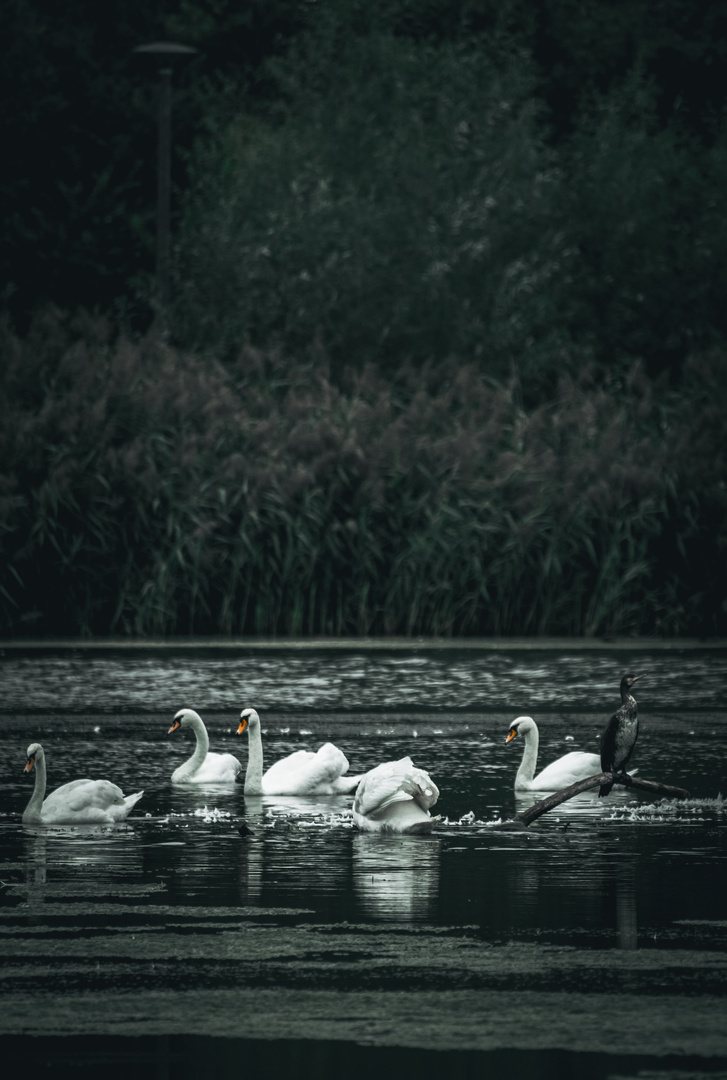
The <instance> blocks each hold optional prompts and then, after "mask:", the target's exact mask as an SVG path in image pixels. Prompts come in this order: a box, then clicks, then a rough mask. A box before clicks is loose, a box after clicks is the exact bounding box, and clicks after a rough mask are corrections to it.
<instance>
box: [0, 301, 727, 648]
mask: <svg viewBox="0 0 727 1080" xmlns="http://www.w3.org/2000/svg"><path fill="white" fill-rule="evenodd" d="M2 352H3V354H4V364H3V375H2V377H1V379H2V382H1V384H0V394H1V395H2V409H3V415H4V417H5V423H4V425H3V428H2V433H1V434H0V547H1V555H2V569H1V570H0V573H1V575H2V576H1V577H0V618H1V620H2V622H1V624H0V626H1V632H2V633H4V634H5V635H8V634H19V633H25V632H33V633H41V632H42V633H54V634H59V633H60V634H82V635H92V634H100V635H103V634H129V635H132V634H133V635H164V634H168V635H171V634H192V633H195V634H205V633H214V634H224V635H230V634H265V635H313V634H316V635H318V634H323V635H340V634H353V635H363V634H386V635H389V634H407V635H444V636H449V635H465V634H504V635H508V634H575V635H600V634H613V633H645V634H654V633H662V634H677V633H681V634H703V633H715V632H720V633H724V632H725V631H726V630H727V611H726V609H725V597H726V596H727V588H726V581H727V573H726V571H725V563H726V561H727V560H725V547H726V542H727V525H726V515H725V509H726V506H727V488H726V486H725V481H726V480H727V465H726V462H725V451H724V445H725V443H724V417H725V415H727V413H726V411H725V406H726V405H727V400H726V398H727V390H726V389H725V387H726V386H727V379H725V374H727V370H726V369H727V362H726V358H725V357H724V356H723V355H721V354H714V355H706V356H701V357H698V358H696V359H695V360H693V361H692V362H691V364H690V365H689V367H688V372H687V377H686V379H685V382H684V385H683V386H682V388H681V390H680V392H679V393H676V392H674V391H667V390H666V389H664V388H655V387H654V386H653V385H652V383H651V382H650V381H649V380H648V379H646V377H645V376H644V374H643V373H642V371H641V370H640V368H638V367H635V368H634V369H633V370H632V371H631V373H630V374H629V375H628V377H626V378H624V379H622V380H619V381H616V382H614V384H613V385H611V386H609V387H605V386H604V385H599V384H598V383H597V382H596V381H595V379H594V377H593V376H592V375H591V374H589V372H584V373H583V374H582V375H581V376H580V377H579V378H577V379H574V378H564V379H563V380H562V381H561V383H560V385H559V388H558V392H557V395H556V397H555V398H554V399H553V400H552V401H550V402H548V403H547V404H543V405H541V406H539V407H537V408H529V409H525V408H523V407H522V405H521V403H520V402H521V395H520V393H519V390H518V387H517V384H516V382H513V383H512V384H511V385H495V384H491V383H489V382H488V381H487V380H486V379H484V378H483V377H482V375H481V374H480V373H478V371H477V370H476V369H475V368H474V367H470V366H457V365H454V364H447V363H442V364H440V365H431V366H428V367H424V368H419V369H415V368H406V367H404V368H402V369H400V370H399V371H397V372H396V373H395V374H394V375H393V376H392V377H391V378H389V379H386V380H384V379H383V378H382V376H381V374H380V373H377V372H376V371H375V370H374V369H373V368H371V369H366V370H364V371H363V372H362V373H359V374H351V375H349V376H348V377H347V378H346V379H345V380H341V381H339V383H338V384H334V383H333V382H332V381H331V379H330V378H329V376H328V373H327V369H326V366H325V363H324V362H320V363H318V364H316V363H314V362H312V361H311V362H308V363H307V364H306V365H305V366H300V365H296V364H295V363H294V362H293V361H292V360H290V359H289V358H285V357H283V356H281V355H277V354H275V353H272V352H271V353H261V352H257V351H254V350H252V349H243V350H242V351H241V352H240V354H239V356H238V357H237V359H236V361H235V362H234V363H231V364H230V365H228V366H225V367H223V366H222V365H220V364H219V363H218V362H216V361H215V360H214V359H212V358H209V357H205V358H202V357H199V356H194V355H190V354H187V353H184V352H181V351H177V350H175V349H173V348H170V347H168V346H165V345H164V344H162V343H160V342H159V341H158V340H157V339H154V338H152V337H149V338H147V339H145V340H142V341H140V342H131V341H129V340H127V339H125V338H124V337H118V338H114V337H113V336H112V335H111V333H110V332H109V329H108V327H107V326H106V325H105V324H104V323H103V321H102V320H92V319H87V320H85V321H84V322H78V321H77V322H76V323H71V322H69V321H67V320H64V319H62V318H61V317H60V316H58V315H54V314H52V313H51V314H48V315H46V316H45V317H44V319H43V320H39V321H38V322H37V323H36V324H35V325H34V327H33V328H32V330H31V332H30V333H29V335H28V336H27V337H26V338H25V339H24V340H19V339H18V338H17V337H15V336H14V335H13V334H12V333H10V332H9V331H8V330H7V329H6V330H5V331H4V333H3V340H2Z"/></svg>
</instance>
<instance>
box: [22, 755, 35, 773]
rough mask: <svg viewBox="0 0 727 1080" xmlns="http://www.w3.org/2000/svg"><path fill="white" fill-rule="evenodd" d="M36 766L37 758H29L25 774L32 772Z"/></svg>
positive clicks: (24, 770)
mask: <svg viewBox="0 0 727 1080" xmlns="http://www.w3.org/2000/svg"><path fill="white" fill-rule="evenodd" d="M34 765H35V758H34V757H29V758H28V760H27V761H26V763H25V768H24V769H23V772H30V770H31V769H32V768H33V766H34Z"/></svg>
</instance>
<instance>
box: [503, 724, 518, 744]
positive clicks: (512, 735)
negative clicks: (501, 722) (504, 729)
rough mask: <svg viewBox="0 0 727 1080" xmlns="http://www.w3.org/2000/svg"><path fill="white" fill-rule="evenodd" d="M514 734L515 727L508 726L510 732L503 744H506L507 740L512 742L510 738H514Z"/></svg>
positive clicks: (515, 733)
mask: <svg viewBox="0 0 727 1080" xmlns="http://www.w3.org/2000/svg"><path fill="white" fill-rule="evenodd" d="M516 735H517V731H515V728H510V734H509V735H508V737H507V738H506V739H505V745H507V743H509V742H512V740H513V739H514V738H515V736H516Z"/></svg>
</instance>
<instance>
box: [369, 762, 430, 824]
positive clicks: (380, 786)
mask: <svg viewBox="0 0 727 1080" xmlns="http://www.w3.org/2000/svg"><path fill="white" fill-rule="evenodd" d="M438 798H439V789H438V788H437V785H436V784H435V783H434V781H433V780H432V778H431V777H430V776H429V773H427V772H425V770H424V769H418V768H417V767H416V765H415V764H414V762H413V761H412V760H411V758H409V757H406V758H401V759H400V760H399V761H387V762H385V763H384V764H383V765H377V766H376V768H375V769H372V770H371V772H368V773H366V775H365V776H364V777H363V779H362V780H361V783H360V784H359V787H358V791H357V792H356V798H355V799H354V803H353V809H354V812H355V813H356V814H360V815H361V816H362V817H368V818H377V817H380V816H381V815H383V814H385V813H386V811H387V810H388V809H389V807H391V806H393V804H394V803H397V802H405V801H411V800H413V801H414V802H416V803H417V805H418V806H420V807H421V809H422V810H424V811H427V810H428V809H429V807H430V806H434V804H435V803H436V801H437V799H438Z"/></svg>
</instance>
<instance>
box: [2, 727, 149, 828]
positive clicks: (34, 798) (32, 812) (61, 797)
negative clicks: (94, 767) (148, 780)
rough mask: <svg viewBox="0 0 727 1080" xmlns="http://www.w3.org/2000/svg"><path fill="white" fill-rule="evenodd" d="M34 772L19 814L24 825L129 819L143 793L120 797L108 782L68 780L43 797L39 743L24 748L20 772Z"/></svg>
mask: <svg viewBox="0 0 727 1080" xmlns="http://www.w3.org/2000/svg"><path fill="white" fill-rule="evenodd" d="M33 769H35V786H34V788H33V794H32V795H31V797H30V802H29V803H28V805H27V806H26V808H25V812H24V813H23V824H24V825H112V824H114V823H115V822H118V821H123V820H124V819H125V818H127V817H128V816H129V814H130V813H131V811H132V810H133V808H134V806H135V805H136V803H138V801H139V799H140V798H141V797H142V795H143V794H144V792H143V791H137V792H136V793H135V794H134V795H124V793H123V791H122V790H121V788H120V787H117V786H116V784H112V783H111V781H110V780H72V781H71V782H70V783H69V784H62V785H61V787H59V788H56V789H55V791H52V792H51V793H50V795H49V796H48V798H47V799H46V798H45V788H46V768H45V751H44V750H43V747H42V746H41V745H40V743H31V744H30V746H29V747H28V760H27V762H26V765H25V769H24V772H31V771H32V770H33Z"/></svg>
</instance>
